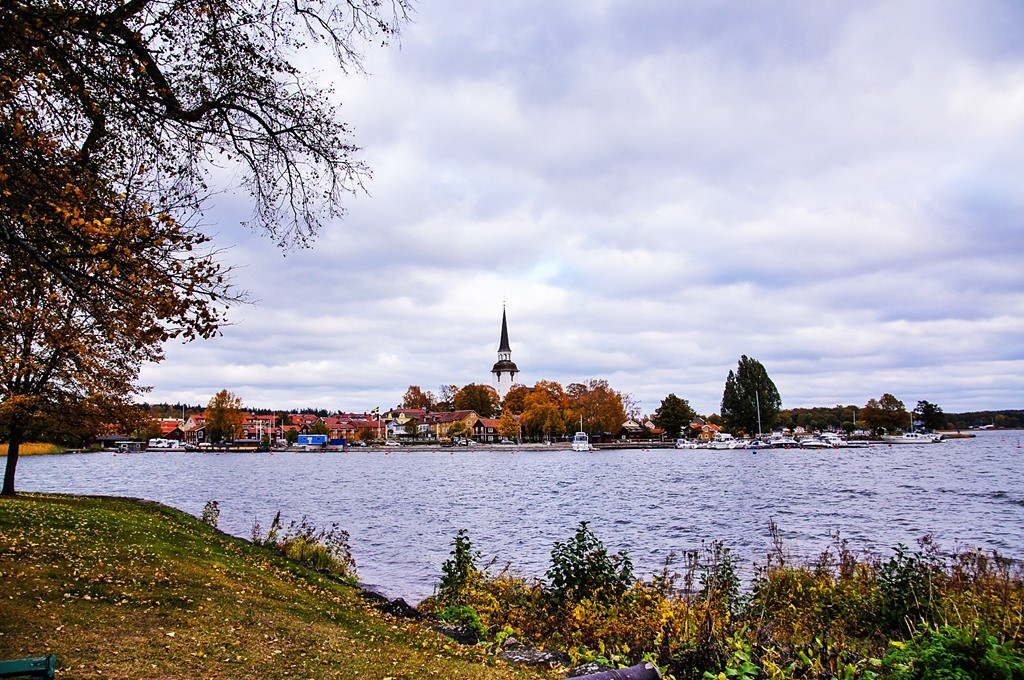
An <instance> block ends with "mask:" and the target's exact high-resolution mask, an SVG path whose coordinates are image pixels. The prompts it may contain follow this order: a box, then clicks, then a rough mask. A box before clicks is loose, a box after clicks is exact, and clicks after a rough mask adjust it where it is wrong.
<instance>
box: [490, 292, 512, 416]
mask: <svg viewBox="0 0 1024 680" xmlns="http://www.w3.org/2000/svg"><path fill="white" fill-rule="evenodd" d="M518 373H519V367H517V366H516V365H515V362H513V361H512V348H511V347H509V344H508V321H507V320H506V318H505V307H504V306H502V308H501V343H500V344H499V345H498V360H497V361H496V362H495V364H494V367H493V368H492V369H491V375H492V376H494V379H493V382H492V384H493V387H494V389H495V390H496V391H497V392H498V396H499V397H501V398H502V399H504V398H505V395H506V394H508V390H509V388H511V387H512V386H513V385H515V383H516V374H518Z"/></svg>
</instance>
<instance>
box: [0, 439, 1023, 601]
mask: <svg viewBox="0 0 1024 680" xmlns="http://www.w3.org/2000/svg"><path fill="white" fill-rule="evenodd" d="M1019 437H1020V433H1017V432H983V433H980V434H979V436H978V437H977V438H976V439H967V440H952V441H949V442H945V443H943V444H938V445H920V446H917V445H901V446H876V447H871V448H868V449H831V450H827V449H819V450H814V451H800V450H779V451H763V452H760V453H752V452H749V451H686V450H679V451H677V450H649V451H644V450H624V451H598V452H595V453H574V452H571V451H517V450H514V449H511V448H509V449H503V450H501V451H478V450H475V449H474V450H471V451H466V450H453V451H444V452H435V453H427V452H416V451H413V450H408V449H399V450H396V451H391V452H388V453H386V454H385V453H369V452H352V453H312V452H309V453H307V452H302V453H275V454H267V453H261V454H251V453H250V454H245V453H234V454H220V455H216V454H211V453H206V454H201V453H190V454H181V453H146V454H141V455H120V456H114V455H112V454H83V455H73V456H33V457H26V458H23V459H21V460H20V461H19V464H18V487H19V489H20V490H23V491H53V492H66V493H88V494H106V495H123V496H134V497H138V498H146V499H150V500H155V501H160V502H163V503H166V504H168V505H172V506H175V507H177V508H181V509H182V510H185V511H186V512H190V513H192V514H194V515H199V514H200V513H201V511H202V507H203V505H204V504H205V503H206V501H208V500H218V501H220V507H221V516H220V528H221V529H223V530H225V531H228V532H230V533H233V534H236V535H239V536H244V537H248V536H249V535H250V533H251V529H252V525H253V523H254V522H255V521H259V522H260V524H262V525H263V526H264V527H266V526H267V525H268V524H269V523H270V520H271V519H272V518H273V516H274V514H275V513H276V512H277V511H278V510H280V511H281V514H282V517H283V518H285V520H286V521H287V520H290V519H299V518H300V517H301V516H302V515H307V516H309V517H310V519H312V520H314V521H315V522H317V523H319V524H329V523H331V522H337V523H338V524H339V526H341V527H342V528H344V529H346V530H347V531H348V532H349V533H350V534H351V539H352V540H351V542H352V550H353V553H354V555H355V558H356V561H357V564H358V567H359V574H360V577H361V578H362V580H363V581H364V582H366V583H368V584H373V585H376V586H377V587H379V588H380V589H381V590H383V591H384V592H385V593H386V594H388V595H390V596H391V597H398V596H401V597H405V598H406V599H408V600H410V601H419V600H420V599H422V598H423V597H425V596H426V595H429V594H430V593H431V591H432V588H433V584H434V581H435V580H436V578H437V576H438V575H439V574H440V568H441V563H442V562H443V561H444V560H445V559H446V558H447V557H448V552H449V551H450V550H451V541H452V538H453V537H454V535H455V533H456V532H457V531H458V530H459V529H461V528H465V529H468V530H469V535H470V537H471V539H472V541H473V544H474V546H475V547H476V548H477V549H479V550H480V551H481V552H482V553H483V555H484V558H485V559H490V558H491V557H494V558H496V559H497V561H498V563H499V564H500V565H502V566H503V565H504V564H505V563H506V562H511V563H512V565H513V567H514V568H515V569H516V570H517V571H518V572H520V573H523V574H527V575H531V576H542V575H543V573H544V571H545V570H546V569H547V567H548V557H549V555H550V553H551V546H552V544H553V543H554V542H555V541H564V540H565V539H567V538H569V537H570V536H571V535H572V533H573V530H574V528H575V526H576V525H577V524H578V523H579V522H580V521H582V520H586V521H589V522H590V523H591V528H592V529H593V530H594V532H595V533H596V534H597V535H598V536H599V537H600V538H601V539H602V540H603V541H604V542H605V545H607V546H608V548H609V549H610V550H613V551H616V550H626V551H628V552H629V554H630V556H631V558H632V559H633V563H634V565H635V567H636V571H637V573H638V574H643V575H649V574H651V573H653V572H655V571H659V570H660V569H661V566H662V564H663V562H664V560H665V558H666V556H667V555H668V554H669V553H670V552H671V551H675V552H676V553H681V552H684V551H687V550H695V549H700V547H701V546H702V544H704V543H705V542H710V541H715V540H720V541H723V542H724V543H725V545H726V547H729V548H731V549H732V550H733V552H734V554H736V555H737V557H738V558H739V559H740V560H741V561H743V562H745V563H746V564H747V565H748V566H749V565H750V564H752V563H753V561H754V560H759V561H763V556H764V554H765V553H766V552H767V551H768V549H769V548H770V540H769V538H768V533H767V527H768V522H769V520H771V519H774V520H775V522H776V523H777V524H778V526H779V528H780V530H781V535H782V537H783V539H784V541H785V545H786V547H787V548H788V549H789V550H790V551H791V552H792V553H793V554H794V555H798V556H800V555H803V556H810V555H814V554H817V553H818V552H820V551H821V550H822V549H824V548H825V547H827V546H828V545H829V544H830V542H831V538H830V534H832V533H833V532H835V531H840V532H841V533H842V536H843V537H844V538H848V539H850V544H851V547H852V548H854V549H855V550H867V549H871V550H874V551H876V552H882V553H887V552H888V550H889V548H891V547H893V546H895V545H896V544H898V543H904V544H907V545H914V542H915V541H916V540H917V539H918V538H920V537H921V536H923V535H924V534H927V533H930V534H933V535H934V537H935V539H936V540H937V541H938V543H939V544H940V545H941V546H942V547H944V548H947V549H952V548H967V547H980V548H984V549H995V550H998V551H999V552H1001V553H1003V554H1004V555H1007V556H1010V557H1017V558H1020V557H1024V464H1022V456H1024V450H1022V449H1020V448H1018V446H1019Z"/></svg>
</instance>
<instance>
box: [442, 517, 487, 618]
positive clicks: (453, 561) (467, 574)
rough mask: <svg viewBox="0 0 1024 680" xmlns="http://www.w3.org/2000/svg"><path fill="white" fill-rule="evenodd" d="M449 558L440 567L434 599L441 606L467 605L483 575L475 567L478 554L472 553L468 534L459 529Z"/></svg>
mask: <svg viewBox="0 0 1024 680" xmlns="http://www.w3.org/2000/svg"><path fill="white" fill-rule="evenodd" d="M450 554H451V558H450V559H447V560H445V562H444V564H442V565H441V580H440V581H439V582H438V584H437V586H436V587H435V588H434V599H435V600H436V601H437V602H438V603H439V604H440V605H442V606H447V605H466V604H469V601H470V597H471V594H472V590H473V588H474V586H476V585H478V584H479V583H480V582H481V581H482V578H483V574H482V572H481V571H480V569H479V568H478V567H477V565H476V563H477V560H479V559H480V553H479V552H474V551H473V543H472V541H470V540H469V533H468V532H467V531H466V530H465V529H459V532H458V533H457V534H456V535H455V540H454V541H453V543H452V551H451V553H450Z"/></svg>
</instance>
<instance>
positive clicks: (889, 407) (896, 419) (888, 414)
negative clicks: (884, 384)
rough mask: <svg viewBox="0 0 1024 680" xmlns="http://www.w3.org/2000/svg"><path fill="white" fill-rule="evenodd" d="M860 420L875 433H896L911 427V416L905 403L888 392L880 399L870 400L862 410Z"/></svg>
mask: <svg viewBox="0 0 1024 680" xmlns="http://www.w3.org/2000/svg"><path fill="white" fill-rule="evenodd" d="M859 418H860V420H861V421H862V422H863V423H864V424H865V425H867V427H868V428H869V429H871V431H873V432H880V431H883V430H884V431H885V432H890V433H891V432H896V431H897V430H906V429H907V428H909V427H910V414H909V413H907V409H906V407H905V406H904V405H903V402H902V401H900V400H899V399H897V398H896V397H894V396H893V395H891V394H889V393H888V392H886V393H885V394H883V395H882V396H881V398H880V399H869V400H868V403H867V404H865V405H864V408H862V409H861V410H860V414H859Z"/></svg>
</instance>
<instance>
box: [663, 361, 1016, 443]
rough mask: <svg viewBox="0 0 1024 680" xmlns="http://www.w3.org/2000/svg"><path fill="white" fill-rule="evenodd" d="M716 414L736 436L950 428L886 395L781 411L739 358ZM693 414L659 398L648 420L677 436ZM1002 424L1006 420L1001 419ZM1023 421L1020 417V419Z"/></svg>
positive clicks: (677, 401) (683, 404) (762, 378)
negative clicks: (857, 402) (858, 404)
mask: <svg viewBox="0 0 1024 680" xmlns="http://www.w3.org/2000/svg"><path fill="white" fill-rule="evenodd" d="M721 406H722V410H721V415H720V416H711V417H710V418H708V419H709V420H711V421H712V422H716V424H721V425H722V426H723V427H724V428H725V429H726V430H727V431H729V432H732V433H736V434H754V433H761V432H770V431H771V430H772V428H774V427H775V426H776V425H779V426H781V427H788V428H790V429H796V428H797V427H804V428H805V429H808V430H822V429H827V428H832V429H843V430H846V431H847V432H853V431H854V430H855V429H867V430H870V431H872V432H883V431H884V432H895V431H898V430H909V429H911V427H912V424H913V427H920V428H923V429H926V430H937V429H942V428H946V427H955V426H956V425H955V424H954V421H953V420H951V419H950V417H948V416H947V415H946V414H945V413H943V411H942V408H941V407H940V406H938V405H937V404H933V403H931V402H929V401H924V400H922V401H919V402H917V406H916V407H915V408H914V409H913V412H909V411H908V410H907V408H906V406H905V405H904V404H903V402H902V401H900V400H899V399H897V398H896V397H894V396H893V395H891V394H888V393H886V394H883V395H882V396H881V397H880V398H878V399H870V400H868V402H867V403H866V404H865V405H864V406H862V407H859V408H858V407H856V406H835V407H832V408H827V407H815V408H802V409H801V408H798V409H789V410H786V411H783V410H782V399H781V398H780V396H779V391H778V389H777V388H776V387H775V383H774V382H773V381H772V379H771V378H770V377H769V375H768V371H767V370H766V369H765V367H764V366H763V365H762V364H761V362H759V361H757V360H756V359H752V358H750V357H747V356H746V355H743V356H742V357H740V360H739V364H738V365H737V367H736V370H735V371H729V375H728V376H727V377H726V380H725V388H724V390H723V393H722V405H721ZM695 418H697V414H696V413H695V412H694V410H693V409H692V408H691V407H690V405H689V403H688V402H687V401H686V400H685V399H681V398H680V397H677V396H676V395H675V394H669V395H668V396H667V397H666V398H665V399H663V400H662V402H661V405H660V406H659V407H658V409H657V410H656V411H655V412H654V414H653V415H652V417H651V420H652V421H653V422H654V424H655V425H657V426H658V427H660V428H662V429H664V430H665V432H666V434H667V435H668V436H670V437H678V436H681V435H682V434H683V433H684V432H686V426H687V425H688V424H689V423H691V422H693V421H694V419H695ZM1003 420H1004V422H1008V421H1009V420H1010V419H1009V418H1007V417H1004V419H1003ZM1022 420H1024V419H1022Z"/></svg>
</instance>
